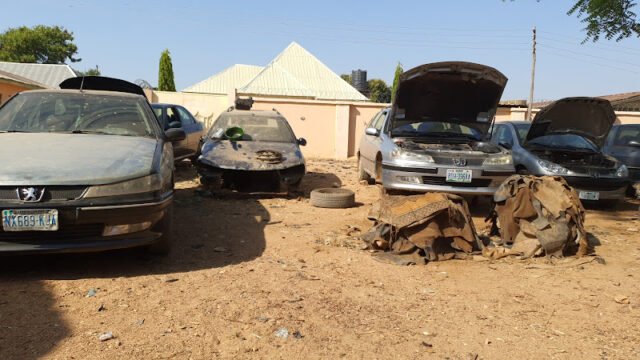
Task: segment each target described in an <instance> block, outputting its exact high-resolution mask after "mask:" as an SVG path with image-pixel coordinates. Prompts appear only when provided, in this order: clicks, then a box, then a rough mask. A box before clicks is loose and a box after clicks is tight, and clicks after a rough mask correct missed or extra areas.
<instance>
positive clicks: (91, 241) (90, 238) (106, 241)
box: [0, 196, 173, 254]
mask: <svg viewBox="0 0 640 360" xmlns="http://www.w3.org/2000/svg"><path fill="white" fill-rule="evenodd" d="M172 201H173V197H172V196H170V197H168V198H165V199H163V200H161V201H157V202H147V203H141V204H128V205H100V206H78V207H70V206H46V205H45V206H38V207H39V208H47V209H57V210H58V214H59V229H58V231H24V232H22V231H20V232H8V231H7V232H5V231H4V230H3V229H2V228H1V227H0V254H29V253H72V252H97V251H106V250H115V249H124V248H132V247H138V246H146V245H151V244H153V243H154V242H156V241H157V240H158V239H159V238H160V237H161V236H162V233H161V232H160V229H159V228H158V226H157V225H158V222H159V221H160V220H162V219H163V218H164V216H166V214H168V212H167V209H168V207H169V206H170V205H171V203H172ZM0 206H2V209H7V208H16V207H11V206H7V205H6V204H2V205H0ZM20 208H25V207H24V206H21V207H20ZM145 222H149V223H150V225H149V227H148V228H146V229H145V230H142V231H137V232H131V233H125V234H120V235H113V236H104V234H103V232H104V230H105V228H106V227H107V226H114V225H127V224H139V223H145Z"/></svg>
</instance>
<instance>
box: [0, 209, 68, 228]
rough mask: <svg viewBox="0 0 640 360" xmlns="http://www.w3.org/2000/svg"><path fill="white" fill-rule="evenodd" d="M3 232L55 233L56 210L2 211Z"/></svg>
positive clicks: (56, 226) (56, 225) (56, 222)
mask: <svg viewBox="0 0 640 360" xmlns="http://www.w3.org/2000/svg"><path fill="white" fill-rule="evenodd" d="M2 229H3V230H4V231H57V230H58V210H54V209H42V210H40V209H38V210H26V209H25V210H23V209H20V210H2Z"/></svg>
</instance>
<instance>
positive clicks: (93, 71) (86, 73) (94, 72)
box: [73, 65, 102, 76]
mask: <svg viewBox="0 0 640 360" xmlns="http://www.w3.org/2000/svg"><path fill="white" fill-rule="evenodd" d="M73 71H75V73H76V75H77V76H100V75H102V74H101V73H100V69H99V68H98V65H96V68H95V69H88V70H85V71H81V70H76V69H73Z"/></svg>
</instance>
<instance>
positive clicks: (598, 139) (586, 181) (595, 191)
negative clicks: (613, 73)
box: [493, 97, 630, 202]
mask: <svg viewBox="0 0 640 360" xmlns="http://www.w3.org/2000/svg"><path fill="white" fill-rule="evenodd" d="M615 120H616V114H615V113H614V111H613V108H612V106H611V104H610V103H609V101H607V100H605V99H600V98H591V97H572V98H565V99H561V100H558V101H555V102H553V103H551V104H550V105H548V106H547V107H545V108H544V109H542V110H541V111H540V112H538V113H537V114H536V116H535V117H534V119H533V121H532V122H531V123H529V122H525V121H509V122H504V123H499V124H496V127H495V131H494V135H493V139H494V140H493V141H494V142H495V143H498V144H502V145H503V146H506V147H508V148H511V150H512V154H513V161H514V164H515V166H516V170H517V171H518V172H519V173H521V174H532V175H539V176H542V175H557V176H562V177H564V178H565V180H567V182H568V183H569V185H571V186H572V187H573V188H574V189H575V190H576V191H577V192H578V196H579V197H580V199H582V200H587V201H589V200H590V201H598V200H605V201H610V202H615V200H618V199H622V198H624V196H625V190H626V188H627V187H628V185H629V183H630V180H629V177H628V176H629V171H628V169H627V167H626V166H625V165H624V164H623V163H622V162H620V161H619V160H616V159H615V158H613V157H612V156H609V155H606V154H605V153H603V151H602V149H603V146H604V144H605V142H606V140H607V136H608V134H609V131H610V130H611V127H612V125H613V123H614V122H615Z"/></svg>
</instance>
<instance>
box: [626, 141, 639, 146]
mask: <svg viewBox="0 0 640 360" xmlns="http://www.w3.org/2000/svg"><path fill="white" fill-rule="evenodd" d="M627 145H629V146H634V147H640V141H635V140H631V141H629V142H628V143H627Z"/></svg>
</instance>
